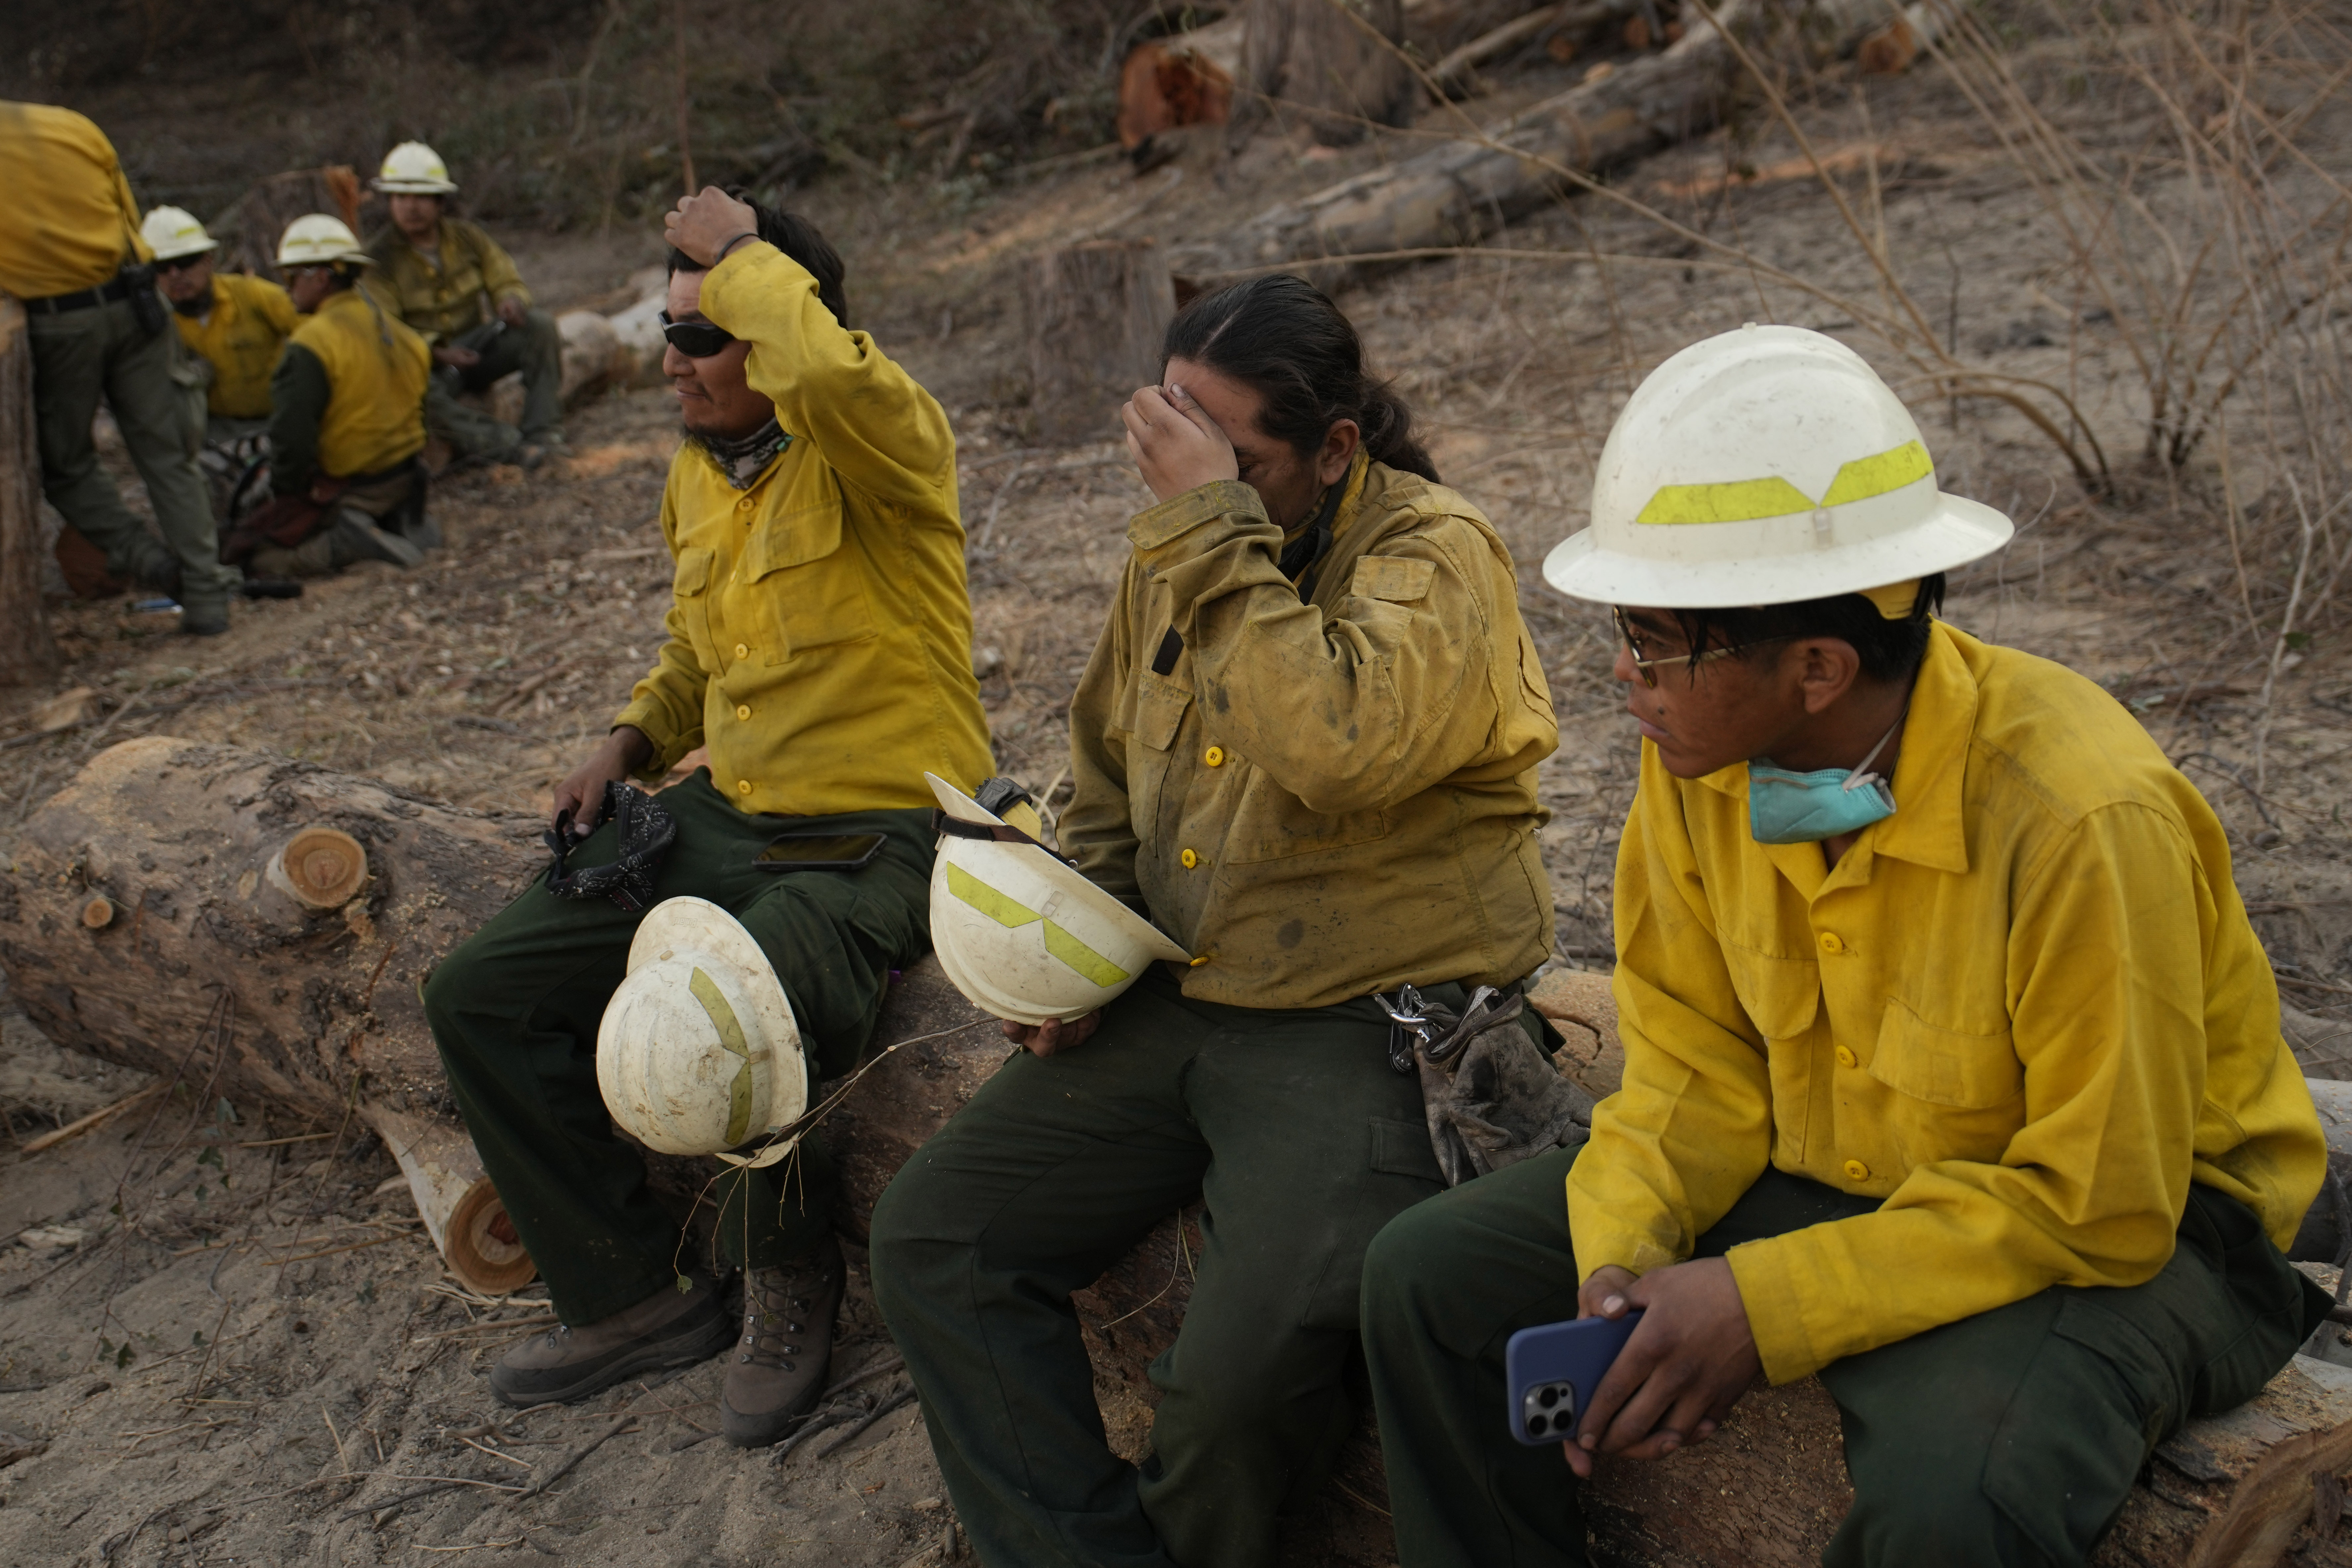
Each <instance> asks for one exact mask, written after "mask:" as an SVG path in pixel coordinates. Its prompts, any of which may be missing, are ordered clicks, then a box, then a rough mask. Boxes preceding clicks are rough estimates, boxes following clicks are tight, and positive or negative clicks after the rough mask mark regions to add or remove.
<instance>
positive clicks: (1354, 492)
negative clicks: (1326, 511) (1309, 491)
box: [1282, 447, 1372, 544]
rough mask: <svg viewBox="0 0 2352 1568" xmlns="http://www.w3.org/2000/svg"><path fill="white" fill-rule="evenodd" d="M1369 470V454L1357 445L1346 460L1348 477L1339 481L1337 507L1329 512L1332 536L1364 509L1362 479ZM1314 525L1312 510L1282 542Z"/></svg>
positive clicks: (1344, 529)
mask: <svg viewBox="0 0 2352 1568" xmlns="http://www.w3.org/2000/svg"><path fill="white" fill-rule="evenodd" d="M1371 471H1372V460H1371V457H1370V454H1369V453H1367V452H1366V451H1365V450H1364V449H1363V448H1362V447H1357V448H1356V455H1355V456H1354V457H1353V458H1350V459H1349V462H1348V477H1347V478H1346V479H1341V480H1340V481H1339V483H1340V484H1341V485H1342V486H1343V487H1344V488H1343V489H1341V490H1340V491H1339V507H1338V509H1337V510H1334V511H1333V512H1332V513H1331V537H1332V538H1334V539H1337V538H1339V536H1340V535H1341V534H1343V533H1345V532H1347V531H1348V525H1349V523H1351V522H1353V521H1356V518H1357V515H1358V514H1359V513H1360V512H1361V511H1362V510H1364V481H1365V479H1368V478H1370V475H1371ZM1317 501H1318V506H1319V504H1320V501H1321V498H1320V497H1318V498H1317ZM1314 526H1315V514H1314V513H1313V512H1309V513H1307V521H1304V522H1302V523H1300V524H1299V525H1298V526H1297V528H1294V529H1292V530H1290V531H1288V532H1286V533H1285V534H1284V535H1283V536H1282V542H1284V543H1285V544H1288V543H1289V542H1291V541H1293V540H1295V539H1297V537H1298V536H1299V535H1300V534H1301V533H1303V532H1305V531H1307V530H1308V529H1310V528H1312V527H1314Z"/></svg>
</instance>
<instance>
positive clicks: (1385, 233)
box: [1169, 0, 1886, 283]
mask: <svg viewBox="0 0 2352 1568" xmlns="http://www.w3.org/2000/svg"><path fill="white" fill-rule="evenodd" d="M1717 16H1719V17H1720V18H1722V20H1723V22H1724V24H1725V26H1729V27H1734V28H1738V29H1739V30H1740V32H1741V37H1743V38H1744V37H1749V36H1750V34H1751V32H1753V31H1760V28H1761V23H1762V20H1763V17H1764V6H1763V5H1762V0H1727V4H1725V5H1723V6H1722V7H1721V8H1720V9H1719V10H1718V11H1717ZM1885 16H1886V6H1885V0H1818V4H1816V5H1813V6H1812V8H1811V12H1810V13H1809V14H1808V17H1807V30H1808V32H1816V31H1817V32H1819V33H1821V34H1823V35H1828V36H1832V37H1836V38H1837V39H1839V40H1841V41H1843V40H1844V39H1847V38H1849V37H1853V35H1855V34H1857V33H1859V32H1861V31H1862V30H1863V29H1864V28H1865V27H1869V26H1875V25H1876V24H1877V23H1879V22H1881V21H1883V20H1884V19H1885ZM1687 26H1688V31H1686V32H1685V34H1684V36H1683V37H1682V38H1681V39H1680V41H1678V42H1676V43H1675V45H1674V46H1673V47H1670V48H1667V49H1666V50H1664V52H1663V53H1659V54H1648V55H1643V56H1641V57H1640V58H1635V59H1633V60H1630V61H1627V62H1624V63H1622V64H1617V65H1613V66H1610V67H1601V68H1595V69H1594V71H1593V72H1592V74H1591V75H1589V76H1588V77H1587V78H1586V79H1585V80H1584V82H1583V83H1582V84H1581V85H1580V86H1578V87H1575V88H1572V89H1570V90H1569V91H1567V92H1564V93H1561V94H1560V95H1559V96H1558V97H1556V98H1551V99H1547V100H1544V101H1543V102H1541V103H1538V104H1537V105H1536V106H1535V107H1534V108H1532V109H1528V110H1525V111H1524V112H1522V113H1519V114H1517V115H1515V116H1513V117H1512V118H1511V119H1510V120H1508V121H1506V122H1505V123H1504V124H1502V125H1500V126H1498V127H1496V129H1495V130H1494V131H1493V132H1490V133H1487V134H1486V136H1484V137H1483V138H1482V139H1480V140H1475V141H1474V140H1463V141H1459V142H1447V143H1445V144H1444V145H1442V146H1439V147H1435V148H1433V149H1432V150H1431V151H1429V152H1426V153H1420V154H1418V155H1416V156H1414V157H1411V158H1402V159H1399V160H1398V161H1397V162H1395V163H1391V164H1389V165H1387V166H1386V167H1384V168H1380V169H1375V170H1372V171H1370V173H1367V174H1359V175H1357V176H1356V177H1354V178H1353V179H1349V180H1343V181H1341V182H1339V184H1335V185H1331V186H1328V187H1327V188H1325V189H1323V190H1320V191H1318V192H1315V193H1314V194H1313V195H1307V196H1304V197H1301V198H1300V199H1298V200H1297V201H1290V202H1284V203H1282V204H1280V205H1276V206H1273V207H1269V208H1267V209H1266V210H1265V211H1264V212H1262V213H1260V214H1258V215H1257V216H1255V217H1253V218H1251V219H1249V220H1247V221H1246V222H1244V223H1242V224H1240V225H1238V226H1235V227H1234V228H1232V229H1230V230H1228V231H1226V233H1224V234H1223V235H1222V236H1220V237H1217V238H1215V239H1213V240H1209V241H1207V242H1205V243H1202V244H1196V245H1186V246H1180V247H1173V248H1172V249H1171V255H1170V258H1169V260H1170V265H1171V267H1172V268H1174V270H1175V271H1176V272H1177V273H1178V274H1180V275H1181V276H1182V277H1184V278H1187V279H1192V280H1194V281H1195V282H1201V283H1208V282H1213V281H1214V280H1215V279H1221V278H1224V277H1229V276H1232V275H1234V274H1237V273H1244V272H1248V271H1251V270H1253V269H1259V268H1267V269H1271V268H1285V267H1290V268H1298V269H1300V270H1307V271H1311V272H1313V273H1314V274H1315V275H1316V276H1317V277H1318V279H1325V280H1326V281H1339V280H1344V279H1345V278H1346V277H1347V276H1349V274H1350V273H1353V272H1357V271H1360V270H1362V269H1363V268H1366V267H1369V266H1378V265H1394V264H1395V261H1394V260H1393V258H1394V257H1395V254H1396V253H1398V252H1412V251H1418V250H1426V249H1431V248H1442V247H1454V246H1469V245H1476V244H1477V243H1478V242H1479V241H1481V240H1483V239H1485V238H1486V237H1487V236H1488V235H1490V234H1492V233H1494V232H1495V231H1496V229H1499V228H1501V227H1502V226H1504V225H1506V224H1507V223H1509V222H1510V221H1511V220H1512V219H1514V218H1517V217H1521V216H1525V215H1527V214H1528V213H1530V212H1532V211H1534V210H1535V209H1536V208H1538V207H1539V206H1542V205H1545V204H1546V203H1548V202H1550V201H1553V200H1555V199H1557V198H1558V197H1559V195H1561V193H1563V192H1564V191H1567V190H1569V189H1570V188H1572V186H1573V185H1574V182H1573V181H1572V180H1571V179H1570V178H1569V177H1568V176H1567V175H1564V174H1561V173H1560V171H1561V170H1562V169H1566V170H1570V171H1573V172H1574V173H1576V174H1584V175H1595V174H1601V172H1603V171H1605V170H1607V169H1610V168H1612V167H1614V166H1616V165H1618V164H1621V163H1627V162H1629V161H1631V160H1633V159H1634V158H1638V157H1640V156H1642V155H1643V154H1644V153H1652V152H1654V151H1656V150H1657V149H1658V148H1661V147H1664V146H1666V145H1669V144H1670V143H1673V142H1679V141H1681V140H1683V139H1684V138H1685V137H1688V136H1692V135H1696V134H1697V133H1699V132H1704V131H1706V130H1708V129H1710V128H1711V127H1713V126H1714V125H1715V123H1716V121H1717V118H1718V116H1719V115H1720V113H1721V111H1722V109H1723V106H1724V104H1725V103H1726V102H1727V100H1728V98H1729V96H1730V93H1731V90H1732V89H1733V86H1734V84H1735V79H1736V76H1737V73H1738V60H1737V57H1735V56H1734V54H1733V53H1732V50H1731V48H1730V46H1729V45H1727V43H1726V42H1725V41H1724V38H1723V36H1722V35H1721V33H1719V32H1718V31H1717V29H1716V27H1715V26H1714V25H1713V24H1712V23H1710V22H1709V21H1708V20H1707V19H1706V16H1704V15H1701V14H1697V13H1696V11H1694V13H1693V15H1692V16H1690V18H1689V21H1688V24H1687ZM1357 257H1389V258H1392V259H1391V261H1389V262H1386V263H1367V262H1355V261H1351V260H1350V258H1357Z"/></svg>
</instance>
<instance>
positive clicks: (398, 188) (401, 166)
mask: <svg viewBox="0 0 2352 1568" xmlns="http://www.w3.org/2000/svg"><path fill="white" fill-rule="evenodd" d="M370 183H371V184H373V185H374V186H375V188H376V189H377V190H379V191H383V192H384V193H385V194H386V195H412V196H448V195H457V182H456V181H455V180H452V179H451V178H450V177H449V165H448V164H446V163H443V162H442V161H441V154H440V153H436V152H435V151H434V150H433V149H432V148H430V147H427V146H426V145H425V143H424V142H402V143H401V144H400V145H399V146H397V147H394V149H393V150H392V151H391V152H389V153H385V154H384V155H383V168H381V169H379V170H377V171H376V176H375V178H374V179H373V181H371V182H370Z"/></svg>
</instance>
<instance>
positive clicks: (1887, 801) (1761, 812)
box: [1748, 718, 1903, 844]
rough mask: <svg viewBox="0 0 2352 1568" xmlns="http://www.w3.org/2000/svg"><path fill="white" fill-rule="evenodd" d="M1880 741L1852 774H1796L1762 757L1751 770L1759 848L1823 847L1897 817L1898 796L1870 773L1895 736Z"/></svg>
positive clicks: (1751, 827) (1752, 829)
mask: <svg viewBox="0 0 2352 1568" xmlns="http://www.w3.org/2000/svg"><path fill="white" fill-rule="evenodd" d="M1902 727H1903V721H1902V720H1901V719H1900V718H1897V719H1896V720H1895V725H1894V728H1893V729H1889V730H1888V731H1886V733H1885V734H1884V735H1881V736H1880V737H1879V738H1878V744H1876V745H1875V746H1873V747H1871V748H1870V755H1868V756H1866V757H1864V758H1863V759H1862V763H1861V765H1860V766H1858V767H1856V768H1855V769H1854V770H1853V772H1852V773H1847V772H1845V771H1844V770H1843V769H1842V768H1822V769H1821V770H1820V771H1819V772H1816V773H1790V771H1789V770H1788V769H1786V768H1776V767H1774V766H1773V765H1772V764H1771V763H1769V762H1767V761H1766V760H1764V759H1763V758H1761V757H1759V758H1757V759H1756V760H1755V761H1753V762H1750V763H1748V833H1749V834H1750V836H1752V837H1754V838H1755V840H1756V842H1757V843H1759V844H1818V843H1820V842H1821V841H1822V839H1824V838H1835V837H1837V836H1838V835H1840V834H1842V833H1859V832H1861V831H1862V830H1863V829H1864V828H1865V827H1867V826H1870V825H1871V824H1872V823H1874V822H1884V821H1885V820H1886V818H1888V817H1890V816H1894V815H1895V792H1894V791H1892V790H1890V789H1888V788H1887V787H1886V781H1885V780H1884V779H1882V778H1880V777H1879V776H1878V775H1877V774H1876V773H1872V772H1871V771H1870V764H1871V763H1873V762H1874V761H1876V760H1877V757H1878V753H1879V752H1883V751H1885V749H1886V742H1889V741H1891V740H1893V739H1895V730H1899V729H1901V728H1902Z"/></svg>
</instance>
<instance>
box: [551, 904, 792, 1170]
mask: <svg viewBox="0 0 2352 1568" xmlns="http://www.w3.org/2000/svg"><path fill="white" fill-rule="evenodd" d="M596 1087H597V1088H598V1089H600V1090H601V1091H603V1093H604V1108H605V1109H606V1110H609V1111H611V1112H612V1113H613V1120H614V1121H617V1122H619V1123H620V1124H621V1126H622V1128H623V1129H624V1130H625V1131H627V1132H628V1134H629V1135H630V1136H631V1137H633V1138H635V1139H636V1140H637V1141H638V1142H641V1143H643V1144H645V1145H646V1147H647V1148H650V1149H658V1150H660V1151H661V1152H663V1153H665V1154H716V1153H718V1152H720V1151H722V1150H727V1149H732V1148H735V1147H736V1146H737V1145H739V1144H741V1143H743V1142H747V1141H748V1140H751V1139H753V1138H757V1137H759V1136H760V1135H761V1133H763V1132H772V1131H775V1130H776V1129H777V1128H779V1127H782V1126H785V1125H787V1124H788V1123H790V1122H793V1121H798V1120H799V1119H800V1115H801V1113H802V1112H803V1110H806V1109H808V1067H807V1064H806V1062H805V1061H804V1060H803V1058H802V1055H801V1032H800V1026H799V1023H798V1022H797V1020H795V1019H794V1017H793V1005H792V1002H791V1001H790V999H789V998H787V997H786V996H785V994H784V988H783V985H782V983H781V982H780V981H778V980H777V978H776V971H775V968H774V966H773V965H772V964H771V963H769V962H768V957H767V954H766V953H764V952H761V951H760V944H759V942H757V941H755V940H754V939H753V938H752V935H751V932H750V931H745V930H744V929H743V927H742V926H741V924H740V923H739V922H738V921H736V919H735V917H734V916H732V915H730V914H729V913H728V912H727V911H726V910H722V909H720V908H719V906H718V905H717V904H714V903H710V902H709V901H708V900H702V899H667V900H663V901H662V902H660V903H658V904H656V905H655V906H654V907H653V909H652V910H651V911H650V912H649V913H647V914H646V918H645V920H644V921H643V922H642V923H641V924H639V925H638V927H637V934H636V937H635V940H634V941H633V942H630V943H629V966H628V977H627V978H626V979H625V980H623V981H622V982H621V986H620V989H619V990H617V991H615V992H614V993H613V999H612V1000H611V1001H610V1002H608V1003H606V1004H605V1006H604V1019H603V1021H602V1022H600V1023H599V1024H598V1025H597V1026H596Z"/></svg>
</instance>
